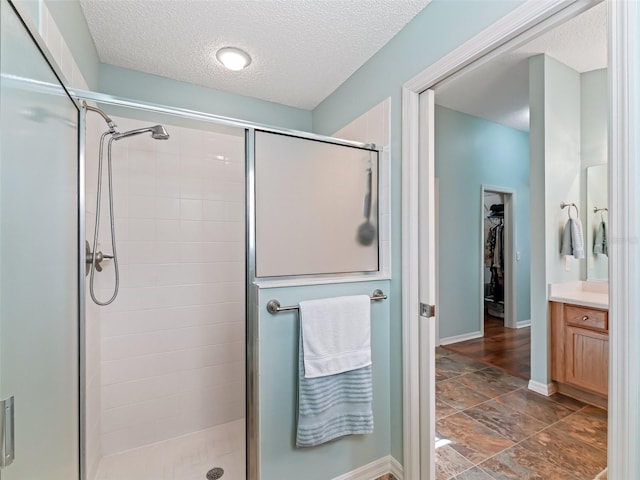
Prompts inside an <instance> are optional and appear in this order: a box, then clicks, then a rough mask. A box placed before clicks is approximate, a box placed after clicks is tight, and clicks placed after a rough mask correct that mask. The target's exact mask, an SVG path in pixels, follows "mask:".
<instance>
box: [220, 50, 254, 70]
mask: <svg viewBox="0 0 640 480" xmlns="http://www.w3.org/2000/svg"><path fill="white" fill-rule="evenodd" d="M216 58H217V59H218V61H219V62H220V63H221V64H223V65H224V66H225V67H227V68H228V69H229V70H236V71H237V70H242V69H243V68H246V67H247V66H248V65H249V64H250V63H251V57H250V56H249V54H248V53H247V52H245V51H244V50H240V49H239V48H236V47H224V48H221V49H220V50H218V51H217V52H216Z"/></svg>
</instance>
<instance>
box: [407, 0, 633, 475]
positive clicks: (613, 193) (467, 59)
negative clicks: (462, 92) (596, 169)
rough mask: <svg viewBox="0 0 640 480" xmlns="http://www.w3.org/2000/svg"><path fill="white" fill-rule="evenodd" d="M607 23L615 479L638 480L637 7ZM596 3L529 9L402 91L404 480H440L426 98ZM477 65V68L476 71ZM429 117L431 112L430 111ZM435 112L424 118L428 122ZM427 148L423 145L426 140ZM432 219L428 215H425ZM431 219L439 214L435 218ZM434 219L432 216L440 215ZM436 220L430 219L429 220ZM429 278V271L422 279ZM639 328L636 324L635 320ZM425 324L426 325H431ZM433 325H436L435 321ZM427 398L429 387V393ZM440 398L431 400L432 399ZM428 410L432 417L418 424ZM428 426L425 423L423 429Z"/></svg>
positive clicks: (623, 6)
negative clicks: (427, 352) (426, 248)
mask: <svg viewBox="0 0 640 480" xmlns="http://www.w3.org/2000/svg"><path fill="white" fill-rule="evenodd" d="M606 1H607V3H608V17H609V18H608V21H609V49H610V50H609V59H610V62H609V100H610V114H609V115H610V119H609V120H610V137H609V138H610V140H609V141H610V142H611V143H610V160H609V172H610V174H609V184H610V185H609V196H610V203H609V205H610V208H611V210H610V211H611V213H612V215H611V217H610V232H611V237H610V238H611V247H610V252H611V255H610V262H609V269H610V271H609V290H610V301H609V311H610V319H611V322H610V332H609V342H610V343H609V344H610V349H609V355H610V362H609V363H610V365H609V371H610V376H609V378H610V380H609V448H608V465H609V478H610V479H612V480H628V479H631V478H640V464H639V463H638V460H636V459H635V456H636V454H637V452H638V451H639V450H638V449H639V447H640V431H639V430H640V429H639V426H640V425H639V424H638V421H639V413H638V411H639V410H638V409H639V407H640V402H639V400H640V398H639V397H640V392H639V386H640V381H639V378H638V377H639V375H638V372H639V371H640V353H639V352H638V349H637V345H638V343H639V341H640V335H639V334H640V325H639V324H638V322H637V319H638V318H640V302H639V301H638V300H637V298H638V295H637V293H638V291H639V290H640V241H639V234H638V232H640V215H639V214H638V212H637V205H638V203H639V202H638V196H640V165H638V163H640V162H639V161H638V155H639V154H640V149H639V148H638V139H637V137H636V132H637V131H638V127H639V125H638V119H637V118H636V113H637V111H638V108H639V107H638V96H637V90H638V83H639V81H640V75H638V63H639V62H638V54H639V53H640V51H639V50H640V49H639V48H638V34H639V32H638V30H639V29H638V25H637V20H638V5H637V4H636V3H635V2H634V1H632V0H631V1H627V0H606ZM595 3H598V2H596V1H588V0H569V1H564V0H549V1H540V0H528V1H527V2H526V3H524V4H523V5H521V6H520V7H518V8H516V9H514V10H513V11H512V12H511V13H509V14H507V15H506V16H504V17H503V18H501V19H500V20H498V21H497V22H495V23H494V24H493V25H491V26H490V27H489V28H487V29H485V30H484V31H482V32H481V33H480V34H478V35H476V36H475V37H473V38H471V39H470V40H469V41H467V42H466V43H464V44H463V45H461V46H460V47H459V48H457V49H455V50H453V51H452V52H451V53H450V54H448V55H446V56H445V57H443V58H442V59H440V60H439V61H437V62H436V63H434V64H433V65H431V66H430V67H428V68H427V69H426V70H424V71H423V72H421V73H420V74H418V75H417V76H416V77H414V78H413V79H411V80H410V81H408V82H407V83H406V84H405V85H404V86H403V95H402V268H403V274H402V297H403V308H402V311H403V318H402V327H403V362H404V366H403V429H404V431H403V441H404V478H405V479H407V480H418V479H420V480H423V479H430V478H435V475H434V474H435V465H434V458H433V456H432V455H431V456H423V455H421V451H425V452H426V451H433V450H434V449H435V444H434V440H433V438H434V437H433V436H431V437H429V436H428V434H427V435H426V437H428V438H426V439H425V441H426V442H428V443H429V445H424V446H421V445H420V438H421V435H420V431H421V427H422V429H425V428H426V429H428V431H433V428H434V427H433V425H434V424H435V418H434V416H433V415H432V408H431V405H432V403H433V399H432V398H430V399H425V398H422V399H421V396H420V390H421V388H424V386H422V384H423V383H425V382H426V384H427V385H429V384H430V383H429V382H433V381H434V377H435V372H434V371H433V369H432V368H431V366H429V371H422V372H421V371H420V342H419V330H420V329H419V318H420V317H419V307H418V303H419V301H420V300H422V298H421V297H420V290H419V289H420V279H421V272H420V266H419V251H420V249H419V246H420V237H419V230H420V228H419V224H420V222H421V220H422V219H421V215H420V213H422V215H423V216H424V215H426V216H429V215H430V213H429V211H427V212H424V211H422V212H421V211H420V208H419V207H420V198H419V190H420V186H421V183H420V182H419V178H418V174H419V170H420V166H421V165H422V171H423V172H424V171H425V170H427V169H428V168H427V167H428V158H425V157H424V155H421V153H423V154H424V153H425V151H426V152H428V150H425V149H424V148H423V149H422V151H421V149H420V148H419V145H420V140H421V139H420V132H421V130H423V129H424V128H427V130H425V131H429V130H428V129H429V128H431V129H432V128H433V126H432V125H431V126H430V125H426V126H424V125H421V124H420V116H421V115H420V113H421V108H420V94H421V93H422V92H424V91H425V90H427V89H429V88H430V87H433V86H435V85H436V84H437V83H438V82H439V81H441V80H443V79H444V78H447V77H449V76H451V75H452V74H454V73H455V72H457V71H460V70H461V69H462V68H464V67H466V66H467V65H469V64H471V63H473V62H475V61H476V60H478V59H480V57H482V59H483V61H488V60H490V59H492V58H495V57H496V56H497V55H499V54H500V53H502V52H503V51H505V50H509V49H512V48H514V47H516V46H518V45H522V44H524V43H526V42H527V41H529V40H530V39H532V38H533V37H535V36H537V35H539V34H541V33H542V32H544V31H547V30H549V29H550V28H553V26H554V25H556V24H558V23H561V22H563V21H565V20H566V19H567V18H570V17H573V16H575V15H577V14H579V13H581V12H582V11H584V10H586V9H588V8H589V7H590V6H592V5H594V4H595ZM477 63H478V62H476V65H477ZM423 111H424V110H423ZM428 113H429V112H424V113H423V118H428ZM422 140H424V138H423V139H422ZM423 210H424V207H423ZM431 212H432V213H433V211H432V210H431ZM432 213H431V214H432ZM426 220H427V221H432V220H431V219H428V218H427V219H426ZM422 273H423V274H424V273H426V272H422ZM632 320H633V321H632ZM423 321H426V320H423ZM429 321H430V320H429ZM434 337H435V333H434V334H433V335H431V336H430V337H429V338H426V339H425V340H426V345H424V344H423V345H422V347H423V348H425V347H426V348H429V349H434V348H435V338H434ZM427 390H429V388H427ZM431 395H432V394H431ZM421 403H422V404H423V405H424V406H425V407H426V411H427V412H429V415H424V416H423V417H421V416H420V412H421ZM417 419H420V421H417Z"/></svg>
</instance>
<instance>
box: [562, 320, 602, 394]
mask: <svg viewBox="0 0 640 480" xmlns="http://www.w3.org/2000/svg"><path fill="white" fill-rule="evenodd" d="M566 332H567V336H566V357H565V360H566V367H567V369H566V381H567V383H569V384H571V385H574V386H576V387H581V388H585V389H587V390H591V391H592V392H595V393H599V394H602V395H607V392H608V386H609V379H608V372H609V337H608V335H607V334H605V333H599V332H594V331H592V330H586V329H584V328H576V327H572V326H570V325H567V328H566Z"/></svg>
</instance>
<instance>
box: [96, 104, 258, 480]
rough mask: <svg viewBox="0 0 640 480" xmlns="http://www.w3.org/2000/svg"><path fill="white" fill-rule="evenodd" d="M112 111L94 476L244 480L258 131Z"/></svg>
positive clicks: (103, 177) (100, 192) (100, 217)
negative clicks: (249, 229) (251, 198)
mask: <svg viewBox="0 0 640 480" xmlns="http://www.w3.org/2000/svg"><path fill="white" fill-rule="evenodd" d="M99 108H100V110H99V112H95V110H96V107H90V109H89V110H88V111H85V112H83V113H84V115H83V117H84V118H85V119H86V121H85V132H86V133H85V139H86V141H85V143H84V152H85V154H84V157H85V168H86V170H85V192H86V197H85V204H86V208H85V210H86V238H87V239H88V242H89V245H91V247H90V251H91V252H90V253H89V255H88V258H87V265H88V267H89V275H88V277H87V280H86V291H87V292H88V293H89V294H90V295H89V297H88V298H87V301H86V319H85V325H86V335H85V339H86V351H87V353H88V355H87V358H86V362H85V364H86V372H87V383H86V387H87V388H86V418H87V424H86V442H85V446H86V458H87V462H86V468H87V478H88V479H91V480H93V479H95V480H120V479H128V478H131V479H140V480H144V479H149V480H151V479H158V478H167V479H185V480H188V479H193V480H196V479H203V478H206V475H207V473H208V472H210V471H212V470H214V469H216V468H218V469H222V471H223V472H224V478H229V479H232V480H233V479H237V480H240V479H244V478H245V400H244V399H245V349H244V345H245V336H246V333H245V323H246V314H245V298H246V295H245V284H246V282H245V270H246V267H245V257H246V255H245V224H246V221H245V148H244V145H245V139H244V137H245V131H244V129H241V128H230V127H223V128H221V127H220V126H218V125H217V124H214V123H207V122H202V121H196V120H192V119H187V118H184V117H177V116H171V115H166V114H164V115H163V114H160V113H153V114H151V113H150V112H147V111H145V110H144V109H132V108H128V107H122V106H120V107H119V108H117V109H114V107H113V106H109V105H102V104H101V105H100V106H99ZM109 109H111V110H113V111H114V113H112V114H111V113H110V119H109V120H108V121H111V122H112V124H113V125H115V128H113V127H109V124H108V123H106V124H105V119H103V118H101V116H100V115H97V114H96V113H103V112H104V111H105V110H109ZM92 110H93V111H92ZM147 118H153V122H161V123H162V125H155V126H150V122H149V121H147ZM108 121H107V122H108ZM105 129H107V131H106V132H105ZM112 129H113V131H111V130H112ZM120 132H123V133H120ZM158 139H162V140H164V141H157V140H158ZM103 152H104V153H103ZM103 185H104V187H103ZM106 186H108V188H106ZM93 252H97V253H96V254H94V253H93ZM98 260H101V261H100V262H98ZM98 269H100V270H101V271H98ZM92 299H95V300H97V301H95V300H92ZM89 352H91V354H90V355H89ZM215 471H219V470H215Z"/></svg>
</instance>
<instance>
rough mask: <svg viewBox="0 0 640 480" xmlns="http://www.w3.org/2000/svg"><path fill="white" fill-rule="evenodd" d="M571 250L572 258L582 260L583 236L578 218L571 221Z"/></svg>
mask: <svg viewBox="0 0 640 480" xmlns="http://www.w3.org/2000/svg"><path fill="white" fill-rule="evenodd" d="M571 248H572V249H573V256H574V258H584V236H583V235H582V222H581V221H580V219H579V218H572V219H571Z"/></svg>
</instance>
